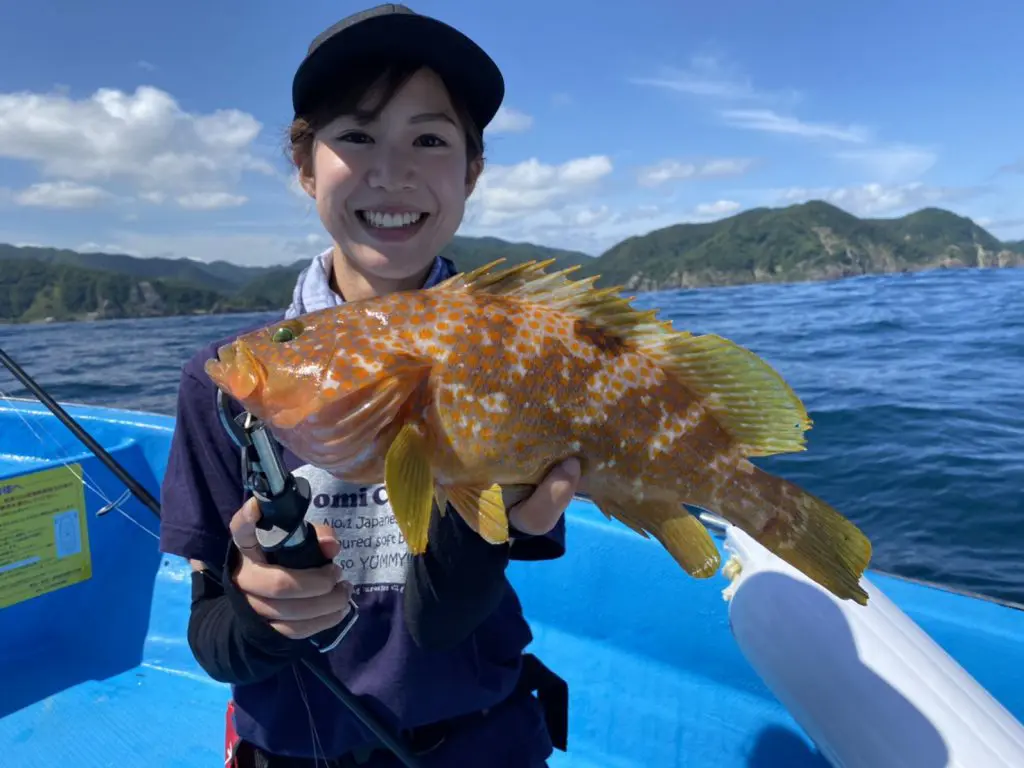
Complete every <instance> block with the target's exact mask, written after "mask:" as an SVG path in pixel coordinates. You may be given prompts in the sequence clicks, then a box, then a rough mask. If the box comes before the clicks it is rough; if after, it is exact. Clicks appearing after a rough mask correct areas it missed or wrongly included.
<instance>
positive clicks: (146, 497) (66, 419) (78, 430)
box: [0, 348, 160, 520]
mask: <svg viewBox="0 0 1024 768" xmlns="http://www.w3.org/2000/svg"><path fill="white" fill-rule="evenodd" d="M0 363H3V364H4V367H5V368H7V370H8V371H10V372H11V374H12V375H13V376H14V378H16V379H17V380H18V381H20V382H21V383H22V384H23V385H24V386H25V388H26V389H27V390H28V391H29V392H31V393H32V394H33V395H35V396H36V398H37V399H38V400H39V402H41V403H42V404H43V405H45V406H46V407H47V408H48V409H49V411H50V413H52V414H53V415H54V416H56V417H57V420H58V421H59V422H60V423H61V424H63V425H64V426H65V427H67V428H68V430H69V431H70V432H71V433H72V434H73V435H74V436H75V437H77V438H78V439H79V440H81V441H82V442H83V443H84V444H85V447H86V448H88V449H89V450H90V451H92V453H93V454H94V455H95V456H96V458H97V459H99V460H100V461H102V462H103V463H104V464H106V465H107V469H109V470H110V471H111V472H113V473H114V474H115V475H116V476H117V479H118V480H120V481H121V482H122V483H124V485H125V487H126V488H127V489H128V490H129V491H131V492H132V493H133V494H134V495H135V497H136V498H137V499H138V500H139V501H141V502H142V503H143V504H145V505H146V506H147V507H148V508H149V511H150V512H152V513H153V514H154V515H156V518H157V520H159V519H160V502H158V501H157V500H156V499H154V498H153V496H152V494H150V492H149V491H147V490H146V489H145V488H144V487H142V485H141V484H140V483H139V481H138V480H136V479H135V478H134V477H132V476H131V475H130V474H129V473H128V472H127V471H126V470H125V468H124V467H122V466H121V465H120V464H119V463H118V462H117V461H115V460H114V457H113V456H111V455H110V454H109V453H107V452H106V451H105V450H103V446H101V445H100V444H99V443H97V442H96V441H95V440H94V439H93V438H92V436H91V435H90V434H89V433H88V432H86V431H85V430H84V429H82V427H81V426H79V424H78V422H76V421H75V420H74V419H73V418H71V416H69V415H68V413H67V411H65V410H64V409H63V408H61V407H60V403H58V402H57V401H56V400H54V399H53V398H52V397H50V395H49V394H48V393H47V392H46V390H45V389H43V388H42V387H40V386H39V385H38V384H37V383H36V382H35V381H34V380H33V379H32V377H31V376H29V375H28V374H27V373H25V370H24V369H23V368H22V367H21V366H20V365H18V364H17V363H16V362H15V361H14V360H13V359H12V358H11V356H10V355H8V354H7V353H6V352H4V350H3V348H0Z"/></svg>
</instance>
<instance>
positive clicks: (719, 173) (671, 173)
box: [637, 157, 754, 187]
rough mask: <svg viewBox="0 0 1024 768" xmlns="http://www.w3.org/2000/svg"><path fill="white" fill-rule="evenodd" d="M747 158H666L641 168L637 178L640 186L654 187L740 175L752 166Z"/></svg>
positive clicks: (752, 163)
mask: <svg viewBox="0 0 1024 768" xmlns="http://www.w3.org/2000/svg"><path fill="white" fill-rule="evenodd" d="M753 165H754V161H753V160H752V159H749V158H742V157H738V158H730V157H723V158H718V159H714V160H705V161H703V162H699V163H697V162H683V161H680V160H672V159H666V160H662V161H660V162H658V163H656V164H654V165H651V166H648V167H646V168H641V169H640V172H639V174H638V178H637V180H638V181H639V183H640V184H641V185H642V186H645V187H655V186H659V185H661V184H664V183H665V182H668V181H678V180H681V179H710V178H721V177H726V176H740V175H742V174H744V173H746V172H747V171H749V170H750V169H751V167H753Z"/></svg>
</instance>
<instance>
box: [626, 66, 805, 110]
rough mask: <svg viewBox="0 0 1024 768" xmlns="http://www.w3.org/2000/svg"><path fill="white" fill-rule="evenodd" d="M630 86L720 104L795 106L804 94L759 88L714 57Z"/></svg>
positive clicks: (665, 70) (635, 80)
mask: <svg viewBox="0 0 1024 768" xmlns="http://www.w3.org/2000/svg"><path fill="white" fill-rule="evenodd" d="M630 82H632V83H633V84H634V85H645V86H651V87H654V88H661V89H663V90H667V91H673V92H675V93H682V94H686V95H688V96H696V97H698V98H704V99H711V100H718V101H743V102H761V103H766V102H775V103H782V102H784V103H794V102H796V101H799V100H800V94H799V93H798V92H797V91H795V90H792V89H787V90H780V91H773V90H765V89H763V88H757V87H755V86H754V83H753V81H752V80H751V78H750V77H749V76H747V75H746V74H744V73H743V72H742V71H741V70H740V68H739V67H738V66H736V65H734V64H731V63H728V62H726V61H723V59H722V58H721V57H720V56H711V55H700V56H693V57H691V59H690V66H689V67H686V68H684V69H680V68H677V67H664V68H663V69H662V71H661V74H660V75H659V76H657V77H633V78H630Z"/></svg>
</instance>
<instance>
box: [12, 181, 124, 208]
mask: <svg viewBox="0 0 1024 768" xmlns="http://www.w3.org/2000/svg"><path fill="white" fill-rule="evenodd" d="M111 197H112V195H111V194H110V193H109V192H107V191H106V190H104V189H100V188H99V187H95V186H90V185H85V184H78V183H76V182H73V181H44V182H40V183H38V184H33V185H32V186H30V187H28V188H27V189H24V190H22V191H21V192H18V193H16V194H15V195H14V202H15V203H16V204H18V205H23V206H31V207H34V208H54V209H65V210H66V209H74V208H93V207H95V206H97V205H99V204H101V203H103V202H106V201H107V200H109V199H110V198H111Z"/></svg>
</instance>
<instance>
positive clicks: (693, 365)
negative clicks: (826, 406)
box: [430, 259, 812, 456]
mask: <svg viewBox="0 0 1024 768" xmlns="http://www.w3.org/2000/svg"><path fill="white" fill-rule="evenodd" d="M503 261H504V259H499V260H497V261H493V262H491V263H489V264H485V265H483V266H482V267H478V268H477V269H473V270H470V271H469V272H465V273H460V274H457V275H454V276H453V277H450V278H448V279H447V280H445V281H444V282H441V283H439V284H437V285H436V286H435V287H434V288H432V289H430V290H440V291H446V290H447V291H465V292H467V293H475V294H491V295H496V296H508V297H511V298H516V299H519V300H522V301H524V302H528V303H534V304H537V305H539V306H541V307H546V308H549V309H554V310H560V311H563V312H568V313H571V314H573V315H576V316H577V317H579V318H581V319H582V320H585V321H587V322H588V324H589V325H591V326H592V327H593V328H595V329H596V330H597V331H598V332H600V333H602V334H604V335H606V336H608V337H609V339H610V340H611V339H616V340H618V341H620V342H622V343H623V344H624V345H625V346H626V347H627V348H631V349H633V350H635V351H637V352H639V353H641V354H643V355H646V356H647V357H649V358H650V359H651V360H653V361H654V362H656V363H657V364H658V365H659V366H661V368H662V369H663V370H665V371H666V372H667V373H669V374H670V375H672V376H675V377H676V378H677V379H679V380H680V381H681V382H682V383H683V384H684V385H685V386H686V387H687V388H688V389H690V391H691V392H693V393H694V395H696V396H697V397H698V398H700V399H701V400H702V401H703V404H704V406H705V407H706V408H707V409H708V410H709V411H710V412H711V413H712V414H713V415H714V416H715V418H716V420H717V421H718V422H719V424H721V425H722V427H723V428H724V429H725V430H726V431H727V432H728V433H729V435H730V437H731V438H732V439H733V441H734V442H735V443H737V445H738V447H739V449H740V450H741V451H742V453H743V454H744V455H746V456H770V455H773V454H778V453H791V452H797V451H803V450H805V447H806V442H805V438H804V432H805V431H806V430H808V429H809V428H810V427H811V423H812V422H811V419H810V417H809V416H808V414H807V411H806V409H805V408H804V405H803V403H802V402H801V401H800V398H799V397H797V395H796V394H795V393H794V392H793V390H792V389H791V388H790V387H789V385H788V384H786V382H785V380H784V379H783V378H782V377H781V376H780V375H779V374H778V372H776V371H775V369H774V368H772V367H771V366H770V365H769V364H768V363H766V362H765V361H764V360H762V359H761V358H760V357H758V356H757V355H755V354H754V353H753V352H751V351H749V350H747V349H744V348H743V347H741V346H739V345H738V344H735V343H733V342H731V341H729V340H728V339H724V338H722V337H721V336H717V335H714V334H707V335H702V336H694V335H693V334H691V333H689V332H687V331H677V330H675V329H674V328H673V327H672V324H671V323H669V322H666V321H664V320H659V319H658V318H657V310H654V309H652V310H646V311H641V310H638V309H635V308H634V307H633V306H632V299H630V298H626V297H624V296H622V295H621V293H620V291H621V290H622V286H615V287H611V288H602V289H596V288H594V283H595V282H596V281H597V280H599V279H600V275H594V276H592V277H587V278H583V279H581V280H570V279H569V277H568V276H569V275H570V274H571V273H572V272H575V271H576V270H578V269H579V268H580V266H578V265H577V266H572V267H568V268H566V269H561V270H559V271H557V272H552V273H546V272H545V271H544V270H545V269H546V268H547V267H549V266H550V265H552V264H554V263H555V260H554V259H548V260H546V261H540V262H538V261H528V262H524V263H521V264H516V265H514V266H511V267H506V268H503V269H500V270H498V269H495V267H497V266H498V265H499V264H501V263H502V262H503Z"/></svg>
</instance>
